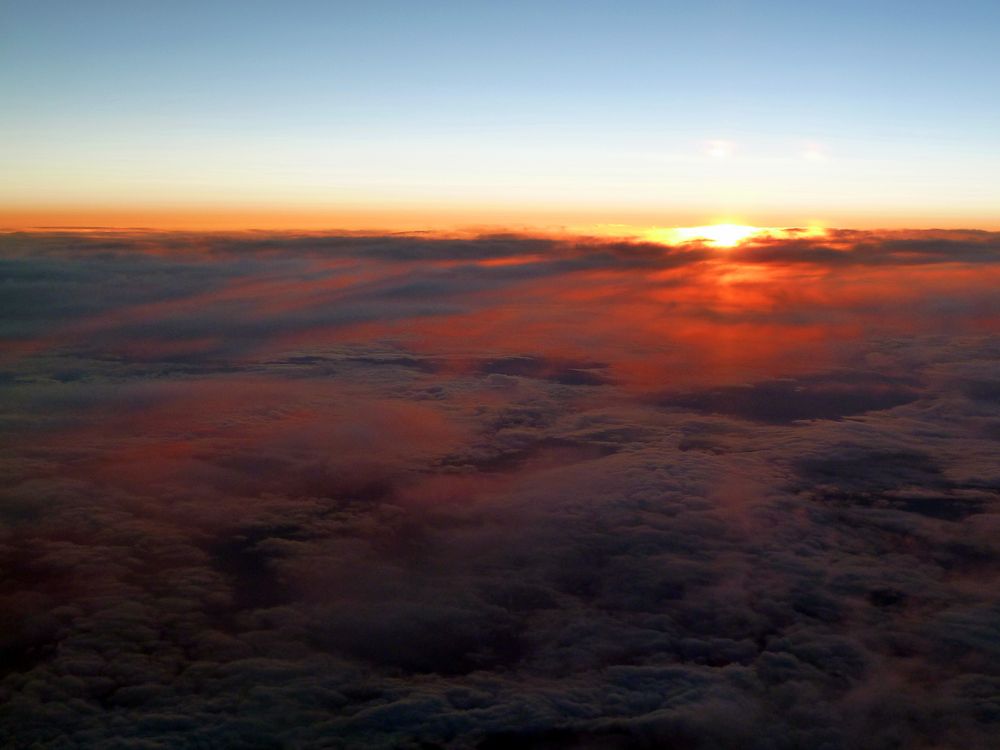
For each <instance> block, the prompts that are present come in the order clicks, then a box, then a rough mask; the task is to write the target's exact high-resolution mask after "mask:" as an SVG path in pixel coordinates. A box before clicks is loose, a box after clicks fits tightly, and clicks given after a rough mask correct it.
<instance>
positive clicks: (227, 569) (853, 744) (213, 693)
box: [0, 231, 1000, 750]
mask: <svg viewBox="0 0 1000 750" xmlns="http://www.w3.org/2000/svg"><path fill="white" fill-rule="evenodd" d="M998 282H1000V237H998V236H997V235H995V234H991V233H984V232H925V233H917V232H911V233H863V232H848V231H843V232H831V233H830V234H829V235H828V236H827V237H825V238H816V239H798V240H762V241H760V242H758V243H756V244H754V245H747V246H744V247H742V248H737V249H734V250H731V251H724V252H721V253H720V252H719V251H714V250H711V249H710V248H706V247H703V246H701V245H697V244H693V245H685V246H678V247H664V246H659V245H649V244H629V243H612V242H605V241H598V240H587V239H579V240H573V241H569V240H555V239H544V238H542V239H539V238H531V237H519V236H506V235H503V236H490V237H482V238H473V239H434V238H430V237H415V236H386V237H360V236H319V235H294V236H291V235H263V234H245V235H193V234H192V235H185V234H157V233H139V232H134V233H118V232H103V233H101V232H92V233H86V234H80V233H50V234H7V235H0V288H2V289H3V290H4V291H3V295H2V296H0V311H2V314H0V340H2V343H3V354H2V356H0V394H2V399H0V404H2V409H0V435H2V440H0V472H2V481H0V487H2V489H0V570H2V572H3V575H2V577H0V746H3V747H11V748H40V747H44V748H50V747H51V748H91V747H96V748H150V749H151V750H152V749H153V748H164V749H165V748H171V749H173V748H192V749H195V748H197V749H199V750H200V749H207V748H220V749H221V748H248V749H250V748H261V749H263V748H288V749H294V748H356V747H357V748H360V747H365V748H369V747H371V748H435V747H448V748H480V749H483V750H486V749H490V748H507V747H518V748H615V749H618V748H649V749H651V750H652V749H654V748H655V749H657V750H661V749H677V750H687V749H695V748H698V749H709V748H741V749H747V750H793V749H798V748H810V749H817V750H847V749H848V748H871V749H872V750H889V749H890V748H918V749H920V748H924V749H926V750H931V749H932V748H933V749H936V750H937V749H941V748H963V749H964V748H969V749H972V750H977V749H978V750H985V749H986V748H993V747H996V737H997V736H1000V462H998V461H997V460H996V452H997V440H998V436H1000V398H998V394H1000V336H998V333H997V332H998V330H1000V329H998V323H1000V301H998V295H997V292H996V290H997V289H998V288H1000V287H998V285H997V284H998Z"/></svg>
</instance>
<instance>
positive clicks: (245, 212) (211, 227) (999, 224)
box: [0, 205, 1000, 247]
mask: <svg viewBox="0 0 1000 750" xmlns="http://www.w3.org/2000/svg"><path fill="white" fill-rule="evenodd" d="M720 226H725V227H727V228H726V229H721V230H720V229H718V227H720ZM820 227H824V228H833V227H837V228H852V229H860V230H900V229H930V228H935V229H946V230H959V229H982V230H987V231H997V230H1000V219H997V218H996V217H993V218H992V219H990V220H983V219H981V218H977V217H973V216H952V217H948V216H938V217H928V216H922V217H919V219H918V218H917V217H913V216H909V215H901V214H900V215H893V214H885V213H881V214H878V215H874V214H873V215H870V216H869V215H858V214H845V215H831V216H829V217H823V218H822V219H820V218H817V217H815V216H778V215H773V214H762V215H760V216H749V215H748V216H745V217H741V218H740V219H718V218H715V217H712V216H706V215H705V214H696V213H692V212H684V211H670V210H664V211H659V212H654V211H649V210H644V211H639V210H636V211H616V210H614V209H592V210H591V209H583V208H575V209H571V208H565V209H552V210H542V209H534V210H521V211H519V210H516V209H513V208H491V207H454V208H450V209H449V208H446V207H443V206H420V205H413V206H402V207H392V208H372V207H335V208H319V207H309V206H304V207H301V208H294V209H293V208H281V207H273V206H271V207H261V208H256V209H255V208H246V207H229V208H226V207H219V208H201V207H199V208H186V207H183V208H182V207H175V208H168V207H148V208H137V207H126V208H113V207H106V208H100V207H62V208H7V209H5V208H3V207H0V231H3V232H13V231H48V230H58V231H72V230H118V229H127V230H139V229H145V230H160V231H325V232H335V231H348V232H365V233H382V232H430V233H435V234H447V233H460V234H470V233H472V234H482V233H490V232H515V233H523V234H561V235H564V234H577V235H592V236H594V235H596V236H604V237H629V238H633V239H645V240H648V241H652V242H662V243H667V244H670V243H679V242H689V241H694V240H696V239H698V238H702V239H705V240H706V241H708V243H709V244H711V245H713V246H716V247H724V246H732V245H733V244H736V243H737V242H738V241H740V240H742V239H744V238H749V237H752V236H753V235H755V234H761V233H766V234H768V235H769V236H781V237H786V236H788V235H787V232H788V231H790V230H792V229H793V228H794V229H795V231H796V232H797V233H798V234H797V236H817V235H816V233H817V232H818V231H819V228H820ZM706 228H708V229H706ZM720 232H722V233H723V234H725V235H726V236H725V237H722V236H721V235H720V234H719V233H720Z"/></svg>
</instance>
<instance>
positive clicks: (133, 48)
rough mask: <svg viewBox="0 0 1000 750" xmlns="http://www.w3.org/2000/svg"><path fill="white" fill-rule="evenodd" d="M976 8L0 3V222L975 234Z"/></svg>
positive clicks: (983, 113) (984, 182)
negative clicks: (750, 227)
mask: <svg viewBox="0 0 1000 750" xmlns="http://www.w3.org/2000/svg"><path fill="white" fill-rule="evenodd" d="M997 28H1000V5H998V4H997V3H995V2H992V1H991V0H959V1H958V2H952V3H940V2H929V1H927V0H915V1H906V2H904V1H903V0H876V1H875V2H871V1H867V2H862V1H861V0H845V2H838V3H801V2H793V1H792V0H788V1H787V2H786V1H772V2H753V3H751V2H738V1H737V0H708V1H707V2H703V3H669V2H660V3H656V2H633V3H627V4H624V5H622V4H618V3H608V2H585V3H578V2H542V3H539V2H505V3H487V2H465V3H459V2H420V3H405V2H383V1H381V0H374V1H373V2H364V3H340V2H296V3H292V4H279V3H267V2H227V1H223V0H209V1H208V2H188V1H187V0H184V1H182V2H177V3H159V2H145V1H142V2H110V1H107V0H95V1H94V2H69V1H68V0H66V1H55V0H38V1H37V2H5V3H3V4H2V10H0V34H2V43H0V96H2V100H3V102H4V107H3V108H4V115H3V117H2V119H0V173H2V174H3V175H4V178H3V180H2V184H0V225H2V226H6V227H8V228H13V227H19V226H35V225H53V224H56V225H65V224H100V225H152V226H169V227H184V228H196V227H209V228H243V227H284V228H289V227H295V228H318V227H344V228H395V229H401V228H402V229H420V228H438V229H441V228H454V227H461V226H470V225H489V226H507V227H521V226H534V227H539V226H545V227H555V226H571V227H587V226H591V225H595V224H627V225H644V226H653V225H657V226H687V225H702V224H709V223H716V222H719V221H729V222H736V223H746V224H755V225H764V226H799V225H810V224H822V225H824V226H851V227H860V228H867V227H902V226H910V227H912V226H919V227H927V226H938V227H950V228H958V227H964V228H968V227H976V228H998V227H1000V218H998V210H997V209H998V206H1000V183H998V181H997V180H996V174H997V173H998V172H1000V104H998V99H997V97H996V96H994V95H993V91H994V90H995V88H996V85H997V81H998V80H1000V56H998V55H997V54H996V48H997Z"/></svg>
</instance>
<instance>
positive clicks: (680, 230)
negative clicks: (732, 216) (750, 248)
mask: <svg viewBox="0 0 1000 750" xmlns="http://www.w3.org/2000/svg"><path fill="white" fill-rule="evenodd" d="M767 231H768V230H767V229H766V228H765V227H754V226H750V225H749V224H706V225H704V226H700V227H671V228H656V229H652V230H649V231H648V232H647V233H646V239H649V240H652V241H654V242H663V243H666V244H671V245H674V244H679V243H683V242H704V243H706V244H708V245H711V246H712V247H735V246H736V245H738V244H740V243H741V242H743V241H744V240H746V239H748V238H750V237H753V236H754V235H757V234H761V233H765V232H767Z"/></svg>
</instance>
